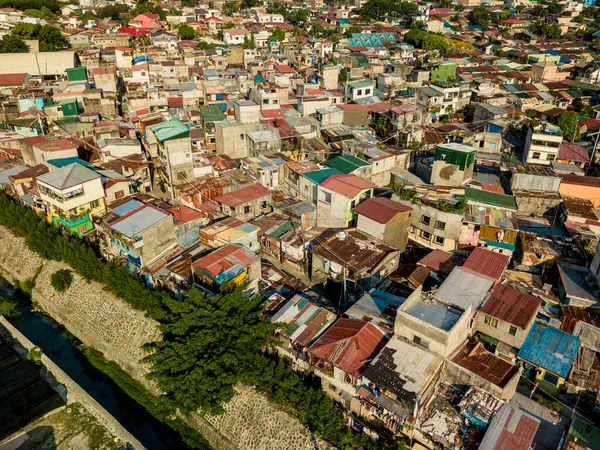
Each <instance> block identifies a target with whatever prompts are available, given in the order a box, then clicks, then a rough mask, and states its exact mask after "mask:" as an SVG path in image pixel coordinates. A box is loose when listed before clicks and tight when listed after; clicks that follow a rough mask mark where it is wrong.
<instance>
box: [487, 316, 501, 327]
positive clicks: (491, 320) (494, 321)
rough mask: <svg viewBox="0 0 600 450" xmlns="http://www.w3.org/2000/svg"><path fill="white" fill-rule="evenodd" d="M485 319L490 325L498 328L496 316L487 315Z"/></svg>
mask: <svg viewBox="0 0 600 450" xmlns="http://www.w3.org/2000/svg"><path fill="white" fill-rule="evenodd" d="M484 321H485V323H486V324H487V325H489V326H490V327H494V328H498V319H496V318H495V317H492V316H488V315H486V316H485V319H484Z"/></svg>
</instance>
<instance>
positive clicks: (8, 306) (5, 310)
mask: <svg viewBox="0 0 600 450" xmlns="http://www.w3.org/2000/svg"><path fill="white" fill-rule="evenodd" d="M18 315H19V311H17V305H16V303H15V302H13V301H11V300H9V299H7V298H4V297H0V316H4V317H6V318H7V319H10V318H13V317H17V316H18Z"/></svg>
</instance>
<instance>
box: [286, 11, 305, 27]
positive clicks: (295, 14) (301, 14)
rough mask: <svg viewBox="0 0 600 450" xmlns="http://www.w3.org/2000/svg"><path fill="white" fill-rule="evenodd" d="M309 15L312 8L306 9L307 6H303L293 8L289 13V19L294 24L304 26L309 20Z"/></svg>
mask: <svg viewBox="0 0 600 450" xmlns="http://www.w3.org/2000/svg"><path fill="white" fill-rule="evenodd" d="M309 17H310V10H309V9H306V8H301V9H294V10H292V11H291V12H290V13H289V14H288V16H287V19H288V20H289V21H290V22H292V23H293V24H294V25H298V26H302V25H304V24H305V23H306V22H307V21H308V18H309Z"/></svg>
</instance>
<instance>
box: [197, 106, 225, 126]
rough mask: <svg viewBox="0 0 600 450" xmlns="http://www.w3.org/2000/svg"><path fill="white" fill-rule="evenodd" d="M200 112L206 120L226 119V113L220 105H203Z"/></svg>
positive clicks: (218, 120) (217, 120)
mask: <svg viewBox="0 0 600 450" xmlns="http://www.w3.org/2000/svg"><path fill="white" fill-rule="evenodd" d="M200 113H201V114H202V117H204V121H205V122H220V121H222V120H225V115H224V114H223V110H222V109H221V108H220V107H219V105H207V106H201V107H200Z"/></svg>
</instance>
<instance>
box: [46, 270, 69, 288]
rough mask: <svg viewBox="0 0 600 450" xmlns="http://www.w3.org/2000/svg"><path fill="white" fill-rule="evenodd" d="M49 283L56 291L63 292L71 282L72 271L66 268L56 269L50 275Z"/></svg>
mask: <svg viewBox="0 0 600 450" xmlns="http://www.w3.org/2000/svg"><path fill="white" fill-rule="evenodd" d="M50 284H51V285H52V287H53V288H54V289H56V290H57V291H58V292H65V291H66V290H67V289H69V287H70V286H71V285H72V284H73V273H72V272H71V271H70V270H68V269H61V270H57V271H56V272H54V273H53V274H52V276H51V277H50Z"/></svg>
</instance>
